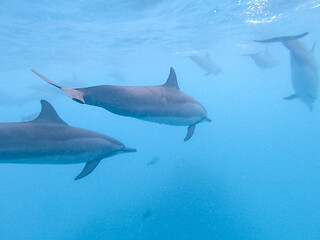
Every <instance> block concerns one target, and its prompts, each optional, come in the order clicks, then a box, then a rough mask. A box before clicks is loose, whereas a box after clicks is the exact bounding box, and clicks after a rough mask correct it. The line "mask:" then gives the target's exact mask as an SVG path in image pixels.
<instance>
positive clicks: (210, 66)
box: [189, 52, 222, 76]
mask: <svg viewBox="0 0 320 240" xmlns="http://www.w3.org/2000/svg"><path fill="white" fill-rule="evenodd" d="M189 58H190V59H191V60H192V61H193V62H194V63H196V64H197V65H198V66H199V67H200V68H202V69H203V70H204V71H206V74H205V75H206V76H208V75H210V74H214V75H218V74H219V73H222V70H221V68H220V67H219V66H217V65H216V64H215V63H214V62H213V61H212V60H211V58H210V55H209V53H208V52H207V54H206V56H204V57H203V56H200V55H192V56H189Z"/></svg>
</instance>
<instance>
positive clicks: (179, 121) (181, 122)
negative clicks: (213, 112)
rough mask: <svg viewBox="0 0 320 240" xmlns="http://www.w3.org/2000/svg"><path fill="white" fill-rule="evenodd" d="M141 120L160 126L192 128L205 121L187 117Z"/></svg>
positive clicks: (155, 117) (143, 118)
mask: <svg viewBox="0 0 320 240" xmlns="http://www.w3.org/2000/svg"><path fill="white" fill-rule="evenodd" d="M139 119H141V120H144V121H148V122H156V123H160V124H167V125H173V126H190V125H193V124H195V123H198V122H200V121H201V120H203V119H202V118H199V117H188V118H185V117H174V116H168V117H165V116H163V117H161V116H154V117H141V118H139Z"/></svg>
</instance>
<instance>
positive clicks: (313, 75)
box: [255, 32, 319, 111]
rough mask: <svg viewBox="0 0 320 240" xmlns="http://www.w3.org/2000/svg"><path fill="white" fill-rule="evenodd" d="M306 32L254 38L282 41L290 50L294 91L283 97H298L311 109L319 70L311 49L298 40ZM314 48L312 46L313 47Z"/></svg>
mask: <svg viewBox="0 0 320 240" xmlns="http://www.w3.org/2000/svg"><path fill="white" fill-rule="evenodd" d="M307 34H308V32H306V33H303V34H300V35H297V36H289V37H277V38H271V39H267V40H255V41H256V42H261V43H271V42H282V43H283V45H284V46H285V47H286V48H287V49H289V51H290V60H291V81H292V85H293V88H294V90H295V93H294V94H293V95H291V96H288V97H286V98H284V99H286V100H292V99H296V98H299V99H300V100H301V101H302V102H303V103H305V104H306V105H307V106H308V107H309V109H310V110H311V111H312V108H313V103H314V102H315V101H316V99H317V96H318V88H319V71H318V67H317V63H316V60H315V58H314V56H313V53H312V50H313V49H312V50H309V49H308V47H307V46H306V45H305V44H304V43H303V42H302V41H301V40H300V38H302V37H304V36H306V35H307ZM313 48H314V47H313Z"/></svg>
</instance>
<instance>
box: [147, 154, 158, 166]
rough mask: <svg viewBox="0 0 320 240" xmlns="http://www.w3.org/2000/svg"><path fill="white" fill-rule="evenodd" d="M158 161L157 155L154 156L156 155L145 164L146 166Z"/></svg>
mask: <svg viewBox="0 0 320 240" xmlns="http://www.w3.org/2000/svg"><path fill="white" fill-rule="evenodd" d="M158 161H159V157H158V156H156V157H154V158H152V159H151V161H150V162H148V163H147V166H148V167H149V166H152V165H154V164H156V163H157V162H158Z"/></svg>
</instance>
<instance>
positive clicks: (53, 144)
mask: <svg viewBox="0 0 320 240" xmlns="http://www.w3.org/2000/svg"><path fill="white" fill-rule="evenodd" d="M41 106H42V110H41V112H40V114H39V116H38V117H37V118H36V119H35V120H32V121H29V122H16V123H0V163H26V164H76V163H84V162H86V165H85V167H84V168H83V170H82V172H81V173H80V174H79V175H78V176H77V177H76V178H75V180H77V179H80V178H83V177H85V176H87V175H88V174H90V173H91V172H92V171H93V170H94V169H95V168H96V167H97V166H98V164H99V162H100V161H101V160H102V159H104V158H107V157H110V156H113V155H115V154H118V153H124V152H135V151H136V150H135V149H131V148H126V147H125V146H124V145H123V144H122V143H121V142H119V141H117V140H115V139H113V138H111V137H108V136H106V135H104V134H100V133H97V132H93V131H90V130H86V129H82V128H77V127H72V126H69V125H68V124H67V123H65V122H64V121H63V120H62V119H61V118H60V117H59V116H58V114H57V113H56V111H55V110H54V108H53V107H52V106H51V104H50V103H49V102H47V101H45V100H41Z"/></svg>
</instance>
